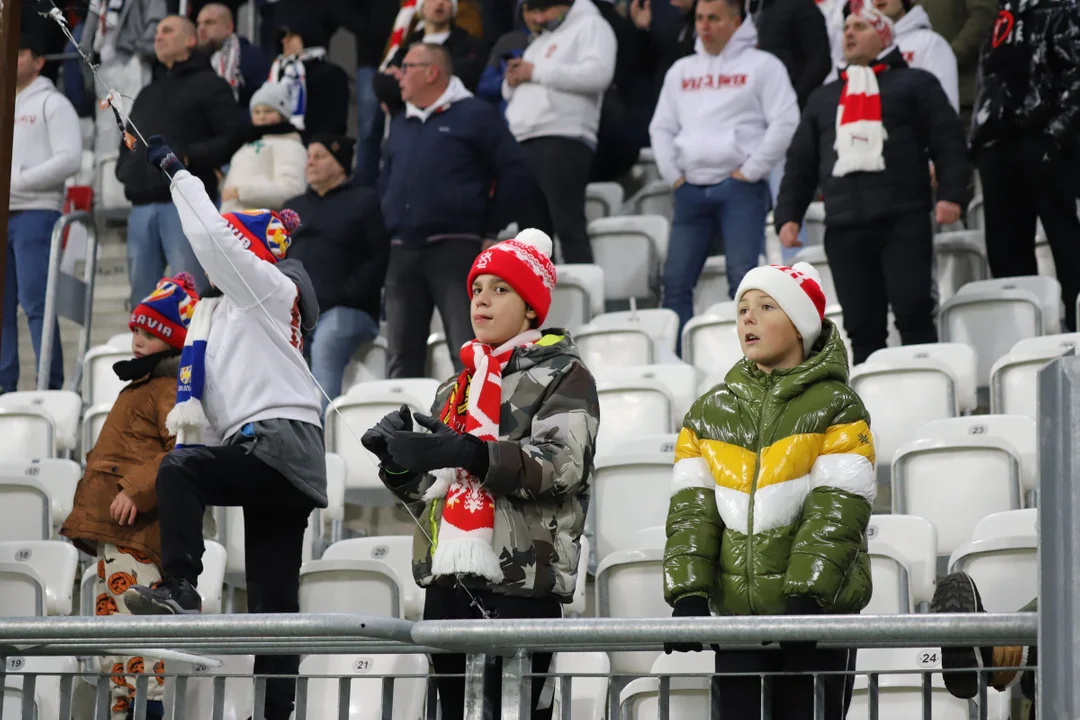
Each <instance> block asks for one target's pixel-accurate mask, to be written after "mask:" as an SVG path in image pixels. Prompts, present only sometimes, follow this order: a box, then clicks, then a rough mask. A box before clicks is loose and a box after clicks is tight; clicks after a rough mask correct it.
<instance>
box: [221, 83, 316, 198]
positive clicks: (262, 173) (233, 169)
mask: <svg viewBox="0 0 1080 720" xmlns="http://www.w3.org/2000/svg"><path fill="white" fill-rule="evenodd" d="M289 114H290V110H289V90H288V88H286V87H285V86H284V85H282V84H281V83H274V82H267V83H263V86H262V87H260V88H259V89H258V90H257V91H256V92H255V94H254V95H252V96H251V124H252V125H255V126H256V127H261V126H270V125H280V124H286V123H288V124H289V125H290V126H291V123H289V121H288V118H289ZM306 163H307V150H306V149H304V144H303V142H302V141H301V140H300V133H297V132H289V133H284V134H280V135H279V134H266V135H264V136H262V137H261V138H259V139H257V140H254V141H252V142H249V143H247V144H245V145H244V146H243V147H241V148H240V149H239V150H237V151H236V154H235V155H233V156H232V161H231V162H230V163H229V173H228V175H226V176H225V180H224V182H222V184H221V187H222V190H221V212H223V213H230V212H236V211H237V210H256V209H260V208H266V209H268V210H280V209H281V208H282V207H284V206H285V201H286V200H288V199H289V198H291V197H296V196H297V195H302V194H303V193H304V190H306V189H307V181H306V180H305V178H304V166H305V165H306Z"/></svg>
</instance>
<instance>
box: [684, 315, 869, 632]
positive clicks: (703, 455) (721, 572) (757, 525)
mask: <svg viewBox="0 0 1080 720" xmlns="http://www.w3.org/2000/svg"><path fill="white" fill-rule="evenodd" d="M847 379H848V364H847V351H846V350H845V349H844V344H843V342H842V341H841V339H840V334H839V332H838V331H837V329H836V326H835V325H833V324H832V322H831V321H829V320H826V321H825V324H824V327H823V328H822V333H821V337H820V338H818V340H817V342H816V343H815V345H814V348H813V349H812V350H811V354H810V357H808V358H807V359H806V360H805V361H804V362H803V363H802V364H801V365H799V366H798V367H795V368H792V369H790V370H774V371H773V373H772V374H771V375H770V374H766V373H764V372H762V371H761V370H759V369H758V368H757V366H756V365H754V363H753V362H752V361H750V360H748V359H747V358H743V359H742V360H740V361H739V362H738V363H737V364H736V365H735V367H733V368H732V369H731V371H730V372H728V374H727V376H726V377H725V378H724V382H725V385H722V386H717V387H716V388H714V389H713V390H711V391H709V392H708V393H707V394H706V395H704V396H702V397H701V398H699V399H698V401H697V402H695V403H694V405H693V406H692V407H691V408H690V411H689V412H688V413H687V414H686V418H685V420H684V421H683V428H682V431H681V432H680V433H679V439H678V441H677V443H676V446H675V470H674V473H673V476H672V482H671V503H670V507H669V510H668V518H667V538H668V539H667V546H666V547H665V549H664V597H665V599H666V600H667V601H668V603H670V604H672V605H674V604H675V603H676V602H678V601H679V600H680V599H682V598H685V597H688V596H694V595H696V596H701V597H705V598H708V599H709V600H710V604H711V607H712V609H713V610H714V611H715V612H717V613H719V614H721V615H779V614H783V613H784V612H785V609H786V607H787V605H788V599H789V598H793V597H802V598H806V597H809V598H811V599H812V600H814V601H815V602H816V603H817V604H818V606H820V607H821V608H822V610H824V611H825V612H826V613H836V614H841V613H857V612H859V611H860V610H861V609H862V608H864V607H865V606H866V604H867V603H868V602H869V601H870V595H871V591H872V588H873V584H872V580H871V576H870V558H869V556H868V555H867V546H866V528H867V525H868V524H869V522H870V510H871V504H872V503H873V500H874V493H875V490H876V484H875V483H876V477H875V473H874V461H875V458H874V439H873V435H872V434H871V432H870V416H869V415H868V414H867V412H866V408H865V407H863V404H862V401H861V400H860V399H859V396H858V395H856V394H855V391H854V390H852V389H851V388H850V387H849V386H848V384H847Z"/></svg>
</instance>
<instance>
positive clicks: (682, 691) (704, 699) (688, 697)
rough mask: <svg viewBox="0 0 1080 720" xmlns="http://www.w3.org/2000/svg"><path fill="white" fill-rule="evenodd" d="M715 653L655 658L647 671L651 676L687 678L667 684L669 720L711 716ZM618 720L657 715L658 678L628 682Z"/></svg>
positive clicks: (634, 719)
mask: <svg viewBox="0 0 1080 720" xmlns="http://www.w3.org/2000/svg"><path fill="white" fill-rule="evenodd" d="M715 668H716V653H714V652H713V651H712V650H705V651H703V652H696V653H672V654H671V655H661V656H660V657H658V658H656V661H655V662H654V663H653V665H652V668H651V669H650V672H652V673H653V674H654V675H672V676H678V675H686V676H691V677H672V678H671V680H670V685H669V693H670V695H669V698H668V715H667V717H668V718H670V720H700V718H706V717H709V715H710V713H711V707H710V698H709V686H710V683H711V678H710V676H711V675H712V674H713V673H714V672H715V671H716V669H715ZM619 704H620V705H621V706H622V709H623V713H622V715H621V717H624V718H630V719H631V720H646V718H650V719H651V718H655V717H659V716H660V679H659V678H656V677H647V678H637V679H636V680H631V681H630V682H629V683H628V684H627V686H626V687H625V688H623V690H622V692H621V693H619Z"/></svg>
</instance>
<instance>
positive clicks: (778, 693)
mask: <svg viewBox="0 0 1080 720" xmlns="http://www.w3.org/2000/svg"><path fill="white" fill-rule="evenodd" d="M855 653H856V651H855V650H815V651H814V652H813V654H812V656H811V657H810V658H809V662H808V663H806V664H805V666H803V667H798V666H796V665H797V664H793V663H792V662H791V661H790V659H789V657H788V654H787V653H786V652H785V651H783V650H744V651H739V650H726V651H720V652H717V653H716V672H717V673H743V674H742V675H719V674H718V675H714V676H713V679H712V717H713V720H757V718H759V717H761V678H760V677H753V676H750V677H747V675H746V674H747V673H774V672H784V673H792V672H795V673H806V674H785V675H772V676H770V682H771V685H772V687H771V690H772V693H771V701H772V718H773V720H813V719H814V718H816V717H818V716H817V715H816V714H815V713H814V679H813V676H812V675H810V674H808V673H810V672H813V671H820V672H828V671H840V670H846V671H848V673H849V674H847V675H822V676H821V677H822V678H823V680H824V686H825V714H824V720H844V717H845V716H846V715H847V711H848V706H850V705H851V691H852V688H853V687H854V685H855V675H854V674H851V673H853V672H854V670H855Z"/></svg>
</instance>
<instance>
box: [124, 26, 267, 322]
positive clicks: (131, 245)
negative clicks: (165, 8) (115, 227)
mask: <svg viewBox="0 0 1080 720" xmlns="http://www.w3.org/2000/svg"><path fill="white" fill-rule="evenodd" d="M195 43H196V33H195V26H194V25H193V24H192V22H191V21H190V20H188V19H187V18H183V17H180V16H178V15H170V16H169V17H167V18H165V19H164V20H162V21H161V22H160V23H158V27H157V35H156V36H155V38H154V52H155V53H156V55H157V58H158V61H159V62H160V63H161V64H162V65H164V66H165V71H164V72H163V73H160V74H159V76H158V77H157V78H155V79H154V81H153V82H151V83H150V84H149V85H147V86H146V87H145V88H143V90H142V92H140V93H139V97H138V98H136V100H135V104H134V106H133V107H132V108H131V122H132V124H134V125H135V126H136V127H138V128H139V130H140V131H141V132H142V135H143V137H150V136H151V135H161V136H162V137H164V138H165V139H166V141H167V142H168V143H169V144H170V146H171V147H172V148H173V149H174V150H175V151H176V153H177V155H178V156H180V157H181V159H182V162H183V163H184V164H185V165H186V166H187V167H188V169H189V170H190V171H191V173H192V174H193V175H195V176H196V177H197V178H199V179H200V180H202V182H203V185H204V186H205V187H206V190H207V192H208V193H209V194H210V196H211V197H214V196H216V195H217V187H218V186H217V178H216V177H215V176H214V170H215V169H217V168H219V167H221V166H222V165H224V164H225V163H227V162H229V158H231V157H232V155H233V153H234V152H236V150H237V149H239V147H240V145H241V144H242V143H243V140H240V139H239V129H240V128H241V126H243V125H244V124H245V123H246V120H245V116H244V114H243V113H242V112H241V111H240V109H239V108H238V107H237V105H236V99H235V98H234V97H233V94H232V89H231V88H230V87H229V84H228V83H227V82H225V81H224V80H222V79H221V78H219V77H218V76H217V75H216V74H215V73H214V71H213V70H212V69H211V68H210V63H209V61H208V60H207V59H206V57H205V56H203V55H202V54H200V53H197V52H194V51H195ZM131 134H132V135H134V133H133V132H132V133H131ZM144 154H145V148H144V147H143V146H142V143H139V144H138V145H137V146H136V149H135V150H134V151H132V150H128V148H127V147H126V146H125V145H124V144H123V143H121V144H120V158H119V159H118V160H117V163H116V178H117V179H118V180H119V181H120V182H121V183H123V184H124V195H126V196H127V199H128V200H130V201H131V203H132V205H133V206H134V207H132V209H131V214H130V215H129V217H128V228H127V261H128V282H129V284H130V285H131V307H133V308H134V307H135V306H136V305H138V304H139V301H140V300H142V298H144V297H146V296H147V295H149V294H150V293H151V292H152V291H153V289H154V287H155V286H156V285H157V281H158V280H159V279H160V278H161V276H162V275H164V273H165V266H166V264H167V265H168V266H169V268H170V270H171V272H172V273H174V274H175V273H178V272H181V271H186V272H189V273H191V274H192V275H193V276H194V277H195V282H196V285H197V287H198V291H199V293H200V294H202V293H203V292H205V291H206V290H207V288H208V285H207V282H206V275H205V274H204V273H203V272H202V269H201V268H200V267H199V261H198V260H197V259H196V258H195V253H194V252H193V251H192V249H191V245H190V243H188V240H187V238H186V237H185V236H184V231H183V228H182V227H181V226H180V216H179V215H177V212H176V206H175V205H174V204H173V202H172V196H171V195H170V193H169V186H168V184H167V183H166V182H165V180H164V179H163V177H162V175H161V173H160V172H158V171H157V169H156V168H152V167H150V166H149V165H147V164H146V162H145V161H144V158H143V156H144Z"/></svg>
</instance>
